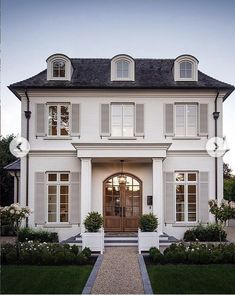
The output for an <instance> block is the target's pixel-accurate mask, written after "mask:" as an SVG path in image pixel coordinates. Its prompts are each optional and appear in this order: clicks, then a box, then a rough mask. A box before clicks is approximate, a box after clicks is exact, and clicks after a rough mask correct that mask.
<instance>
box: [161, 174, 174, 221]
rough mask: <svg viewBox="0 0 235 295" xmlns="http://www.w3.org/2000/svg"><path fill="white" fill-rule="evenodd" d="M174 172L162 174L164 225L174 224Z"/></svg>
mask: <svg viewBox="0 0 235 295" xmlns="http://www.w3.org/2000/svg"><path fill="white" fill-rule="evenodd" d="M174 187H175V186H174V172H164V194H165V197H164V200H165V203H164V213H165V218H164V219H165V223H175V205H174V204H175V200H174V196H175V192H174Z"/></svg>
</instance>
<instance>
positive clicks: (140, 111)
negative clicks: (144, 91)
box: [135, 104, 144, 136]
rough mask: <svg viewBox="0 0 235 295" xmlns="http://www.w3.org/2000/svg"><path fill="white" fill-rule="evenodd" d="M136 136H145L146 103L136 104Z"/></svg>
mask: <svg viewBox="0 0 235 295" xmlns="http://www.w3.org/2000/svg"><path fill="white" fill-rule="evenodd" d="M135 136H144V104H136V105H135Z"/></svg>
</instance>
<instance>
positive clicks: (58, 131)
mask: <svg viewBox="0 0 235 295" xmlns="http://www.w3.org/2000/svg"><path fill="white" fill-rule="evenodd" d="M69 112H70V106H69V104H58V105H57V104H56V105H48V135H49V136H68V135H69Z"/></svg>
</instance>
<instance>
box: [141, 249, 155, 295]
mask: <svg viewBox="0 0 235 295" xmlns="http://www.w3.org/2000/svg"><path fill="white" fill-rule="evenodd" d="M138 261H139V266H140V274H141V278H142V282H143V287H144V293H145V294H153V289H152V286H151V283H150V279H149V275H148V272H147V269H146V265H145V262H144V257H143V255H141V254H139V257H138Z"/></svg>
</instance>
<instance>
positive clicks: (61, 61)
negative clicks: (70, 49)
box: [47, 54, 73, 81]
mask: <svg viewBox="0 0 235 295" xmlns="http://www.w3.org/2000/svg"><path fill="white" fill-rule="evenodd" d="M72 71H73V67H72V64H71V60H70V58H69V57H68V56H66V55H64V54H54V55H51V56H50V57H48V59H47V80H66V81H70V80H71V76H72Z"/></svg>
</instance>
